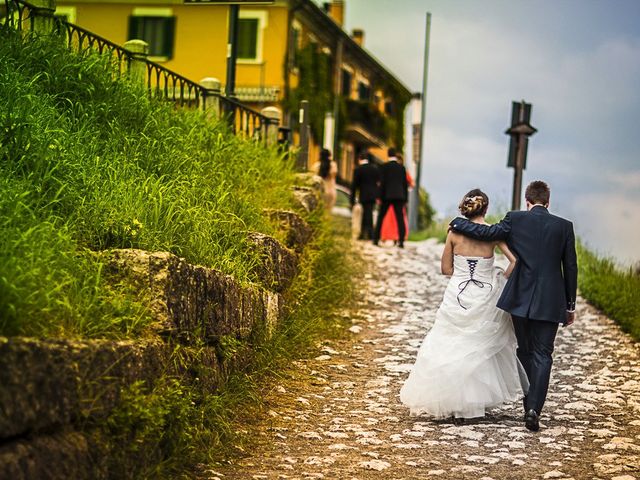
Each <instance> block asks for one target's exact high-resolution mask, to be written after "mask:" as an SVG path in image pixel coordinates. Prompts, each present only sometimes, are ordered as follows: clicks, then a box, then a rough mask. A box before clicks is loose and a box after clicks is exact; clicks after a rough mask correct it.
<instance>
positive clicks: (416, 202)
mask: <svg viewBox="0 0 640 480" xmlns="http://www.w3.org/2000/svg"><path fill="white" fill-rule="evenodd" d="M430 36H431V13H429V12H427V28H426V32H425V39H424V73H423V74H422V75H423V76H422V103H421V107H422V112H421V114H420V145H419V148H418V152H419V153H418V164H417V165H416V178H415V187H413V192H412V201H411V202H410V204H411V205H412V206H413V208H410V209H409V229H410V230H414V231H415V230H416V229H417V228H418V210H419V208H420V207H419V206H420V175H421V173H422V162H423V161H424V141H425V138H426V136H425V131H426V118H427V82H428V80H429V38H430Z"/></svg>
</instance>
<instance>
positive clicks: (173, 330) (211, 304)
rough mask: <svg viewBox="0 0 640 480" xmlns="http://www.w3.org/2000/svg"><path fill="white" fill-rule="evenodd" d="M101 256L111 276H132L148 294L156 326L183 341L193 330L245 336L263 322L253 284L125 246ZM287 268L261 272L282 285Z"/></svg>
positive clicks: (260, 291) (261, 302)
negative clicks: (105, 260)
mask: <svg viewBox="0 0 640 480" xmlns="http://www.w3.org/2000/svg"><path fill="white" fill-rule="evenodd" d="M107 255H108V265H109V268H108V270H109V272H110V274H111V275H113V276H115V278H120V277H124V278H129V279H133V280H134V282H135V283H136V284H137V285H139V286H140V288H144V289H146V290H147V291H148V293H149V295H150V296H151V297H152V298H153V305H152V312H153V314H154V315H155V317H156V322H157V324H158V325H159V328H160V329H161V330H162V331H164V332H166V333H168V334H170V335H172V336H176V337H179V338H181V339H182V340H183V341H186V342H187V343H188V342H189V340H190V338H191V337H192V336H193V335H194V334H195V333H196V332H197V333H199V334H200V335H202V336H204V337H205V338H206V339H208V340H210V341H212V342H215V340H216V339H218V338H219V337H221V336H225V335H232V336H235V337H237V338H248V337H249V336H250V335H251V333H252V332H253V331H254V330H255V329H256V328H257V327H259V326H260V325H264V324H265V323H266V322H267V317H266V313H265V312H266V310H265V308H264V290H263V289H261V288H259V287H254V286H242V285H240V284H239V283H238V282H237V281H236V280H234V279H233V277H231V276H229V275H225V274H223V273H221V272H219V271H217V270H213V269H210V268H205V267H201V266H196V265H191V264H189V263H187V262H186V261H185V260H184V259H181V258H179V257H177V256H175V255H172V254H169V253H166V252H158V253H149V252H145V251H142V250H134V249H126V250H112V251H110V252H107ZM283 255H284V254H283ZM291 256H292V257H293V254H291ZM278 264H280V262H278ZM291 268H292V267H291V264H288V266H286V267H282V269H281V271H280V272H278V273H269V274H265V275H267V276H268V275H272V277H270V278H271V280H270V281H271V282H274V283H275V284H276V285H284V284H286V281H287V278H289V275H291V272H290V269H291ZM289 281H290V280H289Z"/></svg>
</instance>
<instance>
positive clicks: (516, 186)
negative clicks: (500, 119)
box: [505, 100, 538, 210]
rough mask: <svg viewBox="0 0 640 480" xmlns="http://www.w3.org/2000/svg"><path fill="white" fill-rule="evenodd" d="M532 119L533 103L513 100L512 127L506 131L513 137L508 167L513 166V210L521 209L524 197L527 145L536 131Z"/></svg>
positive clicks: (510, 144) (510, 143)
mask: <svg viewBox="0 0 640 480" xmlns="http://www.w3.org/2000/svg"><path fill="white" fill-rule="evenodd" d="M530 119H531V104H530V103H525V101H524V100H522V101H521V102H512V104H511V127H509V128H508V129H507V131H506V132H505V133H506V134H507V135H509V136H510V137H511V140H510V142H509V160H508V161H507V167H513V168H514V173H513V197H512V199H511V210H520V199H521V197H522V172H523V170H524V169H525V168H526V166H527V147H528V145H529V137H530V136H531V135H533V134H534V133H536V132H537V131H538V130H536V129H535V128H534V127H532V126H531V124H530V123H529V122H530Z"/></svg>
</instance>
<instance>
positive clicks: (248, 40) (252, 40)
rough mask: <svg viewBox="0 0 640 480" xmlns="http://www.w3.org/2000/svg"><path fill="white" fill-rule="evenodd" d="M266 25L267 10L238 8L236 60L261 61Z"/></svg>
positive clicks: (245, 61) (246, 61)
mask: <svg viewBox="0 0 640 480" xmlns="http://www.w3.org/2000/svg"><path fill="white" fill-rule="evenodd" d="M266 26H267V12H266V11H259V10H240V16H239V18H238V31H237V35H238V45H237V48H238V60H239V61H240V62H244V63H262V43H263V32H264V29H265V27H266Z"/></svg>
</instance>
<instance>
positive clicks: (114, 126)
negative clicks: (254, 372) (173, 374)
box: [0, 29, 293, 337]
mask: <svg viewBox="0 0 640 480" xmlns="http://www.w3.org/2000/svg"><path fill="white" fill-rule="evenodd" d="M113 79H114V76H113V71H112V69H111V66H110V65H109V61H108V60H107V59H105V57H100V56H97V55H89V56H84V57H81V56H78V55H75V54H73V53H71V52H69V51H67V49H66V48H64V46H63V45H58V44H57V43H55V42H51V41H44V40H39V39H37V38H31V39H29V41H23V40H22V39H21V38H20V37H19V36H18V35H16V34H14V33H13V32H11V31H9V30H6V29H3V30H1V31H0V98H1V99H2V102H0V334H4V335H17V334H23V335H37V336H46V335H63V336H111V337H119V336H131V335H139V334H142V332H144V327H145V325H146V324H147V323H148V322H149V316H148V315H147V313H146V310H145V307H144V301H143V300H144V299H142V298H140V296H139V294H138V293H136V292H135V291H133V290H132V289H131V288H130V287H129V286H127V285H111V284H109V282H107V281H106V279H105V278H104V275H103V273H102V267H103V265H102V264H101V261H100V260H99V258H98V257H96V256H95V255H93V254H92V253H91V252H94V251H99V250H104V249H109V248H140V249H145V250H150V251H157V250H163V251H170V252H172V253H175V254H177V255H180V256H183V257H185V258H186V259H187V260H188V261H190V262H192V263H196V264H202V265H206V266H209V267H213V268H217V269H220V270H222V271H224V272H226V273H229V274H232V275H234V276H235V277H236V278H238V279H239V280H241V281H253V280H256V279H255V278H253V276H252V275H253V274H252V273H251V272H252V266H253V265H254V264H255V262H257V261H258V258H257V255H258V254H257V252H255V249H252V248H251V246H250V245H249V243H248V242H247V241H246V237H247V236H246V233H247V232H248V231H260V232H264V233H267V234H271V235H274V236H276V237H277V236H278V235H280V234H279V233H278V230H277V229H276V226H275V225H273V224H272V223H271V222H270V221H269V220H268V218H267V217H266V216H265V215H263V213H262V210H263V208H265V207H269V208H287V207H289V208H290V206H291V194H290V186H291V185H292V183H293V171H292V168H291V162H289V161H288V159H287V158H286V157H285V156H284V155H283V154H281V153H280V152H279V151H278V150H277V149H275V148H272V149H266V148H265V147H264V145H262V144H258V143H255V142H252V141H245V140H242V139H239V138H237V137H235V136H233V135H231V134H230V133H229V132H228V131H227V128H226V125H225V124H224V123H222V122H219V123H212V122H210V121H208V120H207V119H206V118H205V117H204V115H203V114H202V113H201V112H197V111H181V110H176V109H175V108H174V107H173V106H171V105H168V104H166V103H161V102H159V101H154V100H152V99H149V98H148V96H147V94H146V92H145V91H144V89H143V88H142V86H139V85H136V84H133V83H130V82H129V81H127V80H116V81H114V80H113Z"/></svg>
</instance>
